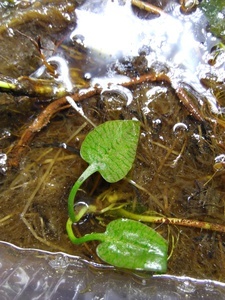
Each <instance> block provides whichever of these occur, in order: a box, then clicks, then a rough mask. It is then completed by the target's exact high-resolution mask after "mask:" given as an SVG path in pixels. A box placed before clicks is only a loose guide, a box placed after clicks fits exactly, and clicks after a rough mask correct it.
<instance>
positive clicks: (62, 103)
mask: <svg viewBox="0 0 225 300" xmlns="http://www.w3.org/2000/svg"><path fill="white" fill-rule="evenodd" d="M148 81H150V82H154V81H166V82H168V83H171V81H170V78H169V77H168V76H167V75H166V74H164V73H160V74H156V73H155V72H149V73H147V74H144V75H141V76H139V77H135V78H129V79H128V80H127V81H124V82H123V83H122V84H121V85H122V86H124V87H131V86H134V85H137V84H140V83H143V82H148ZM109 87H110V83H109ZM102 90H103V89H102V88H101V87H97V86H95V87H90V88H89V89H83V90H80V91H79V92H77V93H75V94H73V95H70V97H72V98H73V100H74V101H82V100H84V99H88V98H90V97H92V96H95V95H99V94H100V93H101V92H102ZM177 95H178V96H182V95H183V94H182V90H181V89H178V90H177ZM66 97H67V96H64V97H62V98H59V99H57V100H55V101H54V102H51V103H50V104H49V105H48V106H47V107H46V108H45V109H44V110H43V111H42V112H41V113H40V114H39V115H38V116H37V118H36V119H35V120H34V121H33V122H32V123H31V125H29V126H28V128H27V129H25V131H24V132H23V134H22V135H21V137H20V139H19V140H18V142H17V143H16V144H15V145H14V146H13V147H12V149H11V150H10V153H9V154H8V157H9V158H8V168H11V167H15V168H16V167H18V165H19V162H20V159H21V157H22V155H23V153H24V152H25V150H26V149H27V146H28V144H29V143H30V141H31V140H32V139H33V137H34V135H35V133H37V132H39V131H40V130H41V129H42V128H43V127H45V126H46V125H47V124H48V123H49V122H50V119H51V118H52V116H53V115H55V114H56V113H57V112H58V111H61V110H64V109H66V108H68V107H70V105H68V102H67V100H66ZM183 98H184V97H181V98H180V100H181V101H183ZM187 102H188V97H187V96H186V97H185V104H184V105H185V107H186V108H187V109H188V110H189V112H190V114H192V115H193V116H194V117H195V118H196V119H197V120H198V121H203V119H202V118H200V117H199V116H200V112H198V109H197V108H196V107H194V106H193V104H191V103H189V105H188V103H187ZM194 112H195V113H194Z"/></svg>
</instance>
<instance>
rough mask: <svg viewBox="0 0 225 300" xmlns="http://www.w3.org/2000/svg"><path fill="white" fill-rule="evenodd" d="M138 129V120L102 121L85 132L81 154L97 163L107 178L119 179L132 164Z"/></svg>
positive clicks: (98, 168) (97, 166)
mask: <svg viewBox="0 0 225 300" xmlns="http://www.w3.org/2000/svg"><path fill="white" fill-rule="evenodd" d="M139 132H140V123H139V122H138V121H132V120H114V121H108V122H105V123H103V124H101V125H99V126H98V127H96V128H95V129H94V130H92V131H91V132H89V133H88V135H87V136H86V138H85V140H84V141H83V143H82V146H81V150H80V154H81V157H82V158H83V159H84V160H85V161H86V162H88V163H89V164H90V165H94V166H96V169H97V171H99V172H100V174H101V175H102V177H103V178H104V179H105V180H106V181H108V182H116V181H119V180H121V179H122V178H124V177H125V176H126V175H127V173H128V172H129V170H130V169H131V167H132V164H133V162H134V159H135V155H136V150H137V144H138V139H139Z"/></svg>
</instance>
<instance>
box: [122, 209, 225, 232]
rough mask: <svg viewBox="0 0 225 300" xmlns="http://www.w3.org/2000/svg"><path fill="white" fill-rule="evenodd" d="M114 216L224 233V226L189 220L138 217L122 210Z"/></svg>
mask: <svg viewBox="0 0 225 300" xmlns="http://www.w3.org/2000/svg"><path fill="white" fill-rule="evenodd" d="M116 214H119V215H120V216H122V217H125V218H129V219H133V220H137V221H141V222H147V223H164V224H167V225H168V224H171V225H178V226H187V227H195V228H201V229H207V230H213V231H218V232H225V226H224V225H220V224H214V223H209V222H204V221H198V220H191V219H181V218H166V217H156V216H147V215H138V214H134V213H132V212H129V211H127V210H125V209H123V208H119V209H118V210H116Z"/></svg>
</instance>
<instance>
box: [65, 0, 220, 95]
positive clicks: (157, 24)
mask: <svg viewBox="0 0 225 300" xmlns="http://www.w3.org/2000/svg"><path fill="white" fill-rule="evenodd" d="M120 2H122V1H116V0H114V1H111V0H105V1H100V0H95V1H93V0H87V1H85V2H84V4H83V6H81V7H79V8H78V9H76V15H77V26H76V28H75V30H74V31H73V32H72V34H71V36H70V38H71V40H77V41H78V42H79V40H80V41H81V42H82V44H83V45H84V46H85V47H87V48H88V49H90V50H91V54H90V55H92V56H93V58H94V59H96V55H97V57H98V59H99V58H100V59H102V60H103V63H105V64H107V63H108V62H110V61H112V60H116V59H119V58H120V57H124V56H136V55H138V54H139V51H140V49H149V50H148V51H147V52H148V53H146V58H147V60H148V65H149V67H151V65H152V64H153V63H155V62H156V61H159V62H161V63H163V64H164V63H165V64H166V65H167V66H168V67H169V69H170V74H169V76H170V78H171V80H172V85H173V87H174V88H176V87H177V84H179V83H180V82H182V81H184V82H188V83H189V84H190V85H192V86H193V88H195V89H196V90H197V91H198V92H199V93H201V94H205V96H207V97H208V98H211V99H210V100H212V101H213V97H212V96H211V95H210V93H207V92H206V90H205V89H204V88H203V87H202V85H201V84H200V83H199V78H200V76H204V74H206V73H207V72H208V71H210V70H209V69H208V68H209V67H208V63H207V61H203V59H204V54H205V53H207V51H208V49H207V47H208V45H209V44H210V43H211V46H212V44H213V43H215V40H214V41H213V39H212V37H211V35H210V36H209V35H207V33H206V31H205V29H204V28H206V20H205V17H204V15H203V13H202V12H201V10H200V9H196V11H195V12H193V13H191V14H190V15H182V14H181V13H180V5H179V4H178V3H177V4H175V3H174V8H173V10H172V11H171V12H170V13H164V12H163V13H162V14H161V16H155V17H154V18H151V19H141V18H140V17H138V16H136V15H135V14H134V13H133V7H132V5H131V1H128V0H127V1H124V4H123V5H120V4H119V3H120ZM209 41H210V43H209ZM92 50H93V51H92ZM87 72H88V70H87ZM105 75H106V74H105ZM223 75H224V74H223Z"/></svg>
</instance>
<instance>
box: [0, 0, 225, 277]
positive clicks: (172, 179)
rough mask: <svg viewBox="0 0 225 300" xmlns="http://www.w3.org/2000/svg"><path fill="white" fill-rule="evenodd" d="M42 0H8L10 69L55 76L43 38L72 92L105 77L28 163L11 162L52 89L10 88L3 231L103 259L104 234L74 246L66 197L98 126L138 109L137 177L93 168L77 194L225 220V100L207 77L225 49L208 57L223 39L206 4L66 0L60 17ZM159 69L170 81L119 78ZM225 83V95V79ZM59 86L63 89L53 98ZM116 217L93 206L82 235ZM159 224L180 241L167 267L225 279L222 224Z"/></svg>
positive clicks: (39, 139) (64, 115)
mask: <svg viewBox="0 0 225 300" xmlns="http://www.w3.org/2000/svg"><path fill="white" fill-rule="evenodd" d="M34 2H35V3H33V4H32V5H31V6H30V7H26V8H23V7H22V8H21V7H17V10H15V8H14V7H12V8H10V9H9V8H8V10H7V9H6V8H4V7H1V10H2V12H4V14H2V24H6V26H5V25H4V26H1V28H0V34H1V39H2V40H3V41H4V43H1V45H0V49H1V56H2V62H3V63H2V65H1V70H0V71H1V73H2V74H3V75H4V76H5V77H4V78H6V76H11V77H13V78H17V77H19V76H23V75H31V76H32V78H35V79H37V78H44V79H49V78H50V79H52V77H51V76H52V75H50V74H49V72H48V70H47V68H46V66H43V60H41V59H40V53H39V52H38V50H37V47H35V43H34V41H37V36H40V38H41V39H40V43H41V50H42V53H43V54H44V55H45V56H46V59H47V61H48V62H50V63H52V64H53V65H54V66H56V73H57V76H56V77H55V78H54V79H55V81H56V82H58V83H60V84H63V86H64V87H65V93H72V94H73V93H75V92H77V91H82V92H85V89H86V88H89V87H93V86H95V85H96V84H97V85H98V86H100V87H101V88H102V90H101V93H100V94H99V95H97V96H93V97H91V98H87V99H85V100H84V101H82V102H80V103H79V105H78V107H77V108H76V110H77V111H75V110H74V109H72V108H68V107H67V108H65V109H64V110H61V111H59V112H58V113H57V114H55V115H54V118H52V119H51V122H49V123H48V124H46V126H45V127H44V128H43V129H42V130H40V131H39V132H37V133H36V134H35V135H34V137H33V139H32V141H30V142H29V144H28V145H25V146H23V147H24V148H26V149H27V151H24V152H23V155H22V157H21V159H20V164H19V168H18V169H17V170H14V169H10V168H9V167H8V164H7V163H8V159H10V151H11V147H12V146H13V145H14V144H15V143H16V141H17V140H18V138H19V137H20V136H21V135H22V134H23V132H24V130H25V128H27V127H28V124H31V123H32V122H34V120H35V118H36V116H37V115H38V114H40V113H41V111H42V110H43V109H44V108H45V107H46V106H47V105H48V103H49V101H50V99H49V98H48V97H45V96H44V95H42V97H40V96H38V95H36V96H35V97H34V96H32V97H31V96H29V95H28V96H27V95H23V94H22V93H20V95H18V94H17V95H14V94H13V93H1V94H0V103H1V108H0V109H1V116H2V118H1V121H0V122H1V125H0V128H1V139H0V147H1V149H2V154H1V157H0V164H1V171H2V176H1V190H0V193H1V204H0V205H1V212H0V222H1V223H0V234H1V239H2V240H4V241H9V242H12V243H14V244H16V245H18V246H21V247H34V248H40V249H45V250H51V251H58V250H61V251H64V252H66V253H70V254H74V255H80V256H82V257H84V258H87V259H89V260H93V261H97V262H99V259H98V258H97V257H96V254H95V244H90V245H82V246H74V245H72V244H71V243H70V242H69V241H68V238H67V235H66V231H65V223H66V220H67V197H68V194H69V191H70V188H71V187H72V185H73V183H74V182H75V180H76V179H77V178H78V177H79V175H80V174H81V173H82V171H83V170H84V168H85V167H86V164H85V163H84V162H83V161H82V159H81V158H80V157H79V155H77V150H79V148H80V145H81V143H82V141H83V139H84V137H85V135H86V133H87V132H89V131H90V130H91V129H92V128H93V124H94V125H98V124H101V123H103V122H105V121H107V120H113V119H131V118H134V117H135V118H137V119H139V120H140V121H141V124H142V132H141V137H140V143H139V147H138V152H137V158H136V160H135V163H134V167H133V169H132V171H131V173H130V174H129V177H128V178H129V179H130V182H128V181H126V180H124V181H121V182H119V183H116V184H111V185H109V184H107V183H106V182H104V181H103V180H102V179H101V178H100V177H99V176H98V175H96V176H93V177H92V178H91V179H90V180H89V181H88V183H87V184H85V185H84V186H82V191H81V192H80V194H79V195H78V201H85V202H87V203H93V202H94V201H98V200H99V195H101V193H103V192H104V191H107V190H108V193H109V194H110V193H111V192H114V193H116V194H118V195H122V196H120V197H119V200H120V201H128V202H129V203H128V205H127V208H128V209H129V210H132V211H138V212H139V213H143V212H146V211H150V212H151V211H155V212H157V213H159V214H162V215H165V216H167V217H179V218H190V219H197V220H203V221H208V222H211V223H219V224H224V192H225V191H224V149H225V147H224V135H223V132H224V120H223V114H222V113H223V109H224V107H223V102H222V101H221V102H220V103H218V100H217V99H216V97H215V93H214V92H213V89H210V88H205V87H204V86H203V85H202V84H201V82H200V80H201V79H202V78H204V77H206V76H208V75H207V74H208V73H210V74H213V76H217V77H218V81H221V80H224V53H222V52H221V54H220V55H219V57H218V59H217V62H216V64H214V65H211V64H209V60H210V59H211V58H212V54H211V53H210V51H211V49H212V47H213V46H214V45H215V44H216V43H217V42H218V39H217V38H215V37H214V36H213V35H212V34H211V33H210V32H208V31H207V21H206V19H205V17H204V14H203V12H202V11H201V10H200V8H197V9H196V10H194V11H193V12H192V13H190V14H184V13H182V12H181V11H180V4H179V3H177V2H175V1H173V2H170V1H164V2H163V6H162V9H163V12H161V16H159V15H156V14H152V13H150V12H146V11H145V10H139V9H138V8H137V7H135V6H131V4H130V2H129V1H127V2H125V3H123V2H121V3H120V5H119V4H118V2H117V1H114V2H111V1H84V4H83V5H81V6H79V5H78V4H76V6H77V7H76V8H75V7H74V4H73V2H72V1H71V3H70V2H68V1H67V2H64V1H58V5H60V6H59V7H60V9H59V10H58V11H59V13H58V14H57V16H55V7H54V4H53V2H51V1H48V2H45V1H34ZM153 4H155V5H159V4H158V1H155V2H154V3H153ZM18 8H19V10H18ZM6 12H7V14H8V15H5V14H6ZM9 12H10V13H9ZM74 12H75V13H74ZM39 13H40V14H39ZM43 15H44V17H43ZM33 16H35V20H34V18H33ZM56 24H57V26H56ZM59 24H60V26H59ZM103 24H104V26H103ZM21 33H22V34H21ZM32 39H33V40H32ZM13 45H16V51H15V47H12V46H13ZM10 49H12V50H10ZM39 50H40V49H39ZM150 70H154V71H155V72H156V73H164V74H166V76H167V77H168V78H169V81H168V80H157V81H156V82H150V81H143V82H142V83H139V84H138V83H134V84H132V85H130V86H127V85H125V86H121V85H119V84H120V83H124V82H127V81H129V78H142V77H141V76H143V75H146V74H148V72H149V71H150ZM65 71H66V73H65ZM109 83H110V85H109ZM112 83H113V84H112ZM179 87H182V88H183V87H184V88H186V90H187V91H188V94H189V95H190V98H191V99H192V100H193V101H194V105H195V107H197V108H198V111H199V112H200V114H201V118H202V119H203V121H202V120H201V118H200V120H199V119H198V118H196V115H195V114H193V112H192V110H190V107H189V108H187V107H186V106H187V105H186V104H184V105H183V104H182V102H181V101H180V99H178V95H177V93H176V91H177V89H178V88H179ZM219 88H220V90H221V93H223V85H222V83H221V84H220V85H219ZM57 92H58V91H57V90H56V91H54V90H53V92H52V97H53V98H56V95H57ZM220 100H221V97H220ZM112 218H114V216H112V215H105V216H103V219H101V218H100V220H99V218H95V217H94V216H90V217H89V218H88V219H87V220H86V221H85V222H83V223H82V224H80V225H79V226H77V229H76V230H77V231H76V234H77V235H83V234H84V233H86V232H91V231H103V230H104V224H105V223H107V222H108V221H109V220H111V219H112ZM156 228H157V231H159V232H160V233H161V234H162V235H163V236H164V237H165V238H167V239H168V241H169V244H170V251H171V249H173V252H172V255H171V257H170V259H169V262H168V274H173V275H188V276H193V277H196V278H211V279H216V280H221V281H224V278H225V273H224V270H225V268H224V266H223V264H222V263H221V262H223V261H224V242H225V241H224V234H223V233H217V232H213V231H206V230H200V229H194V228H188V227H180V226H167V225H156ZM190 261H191V262H192V263H190Z"/></svg>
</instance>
